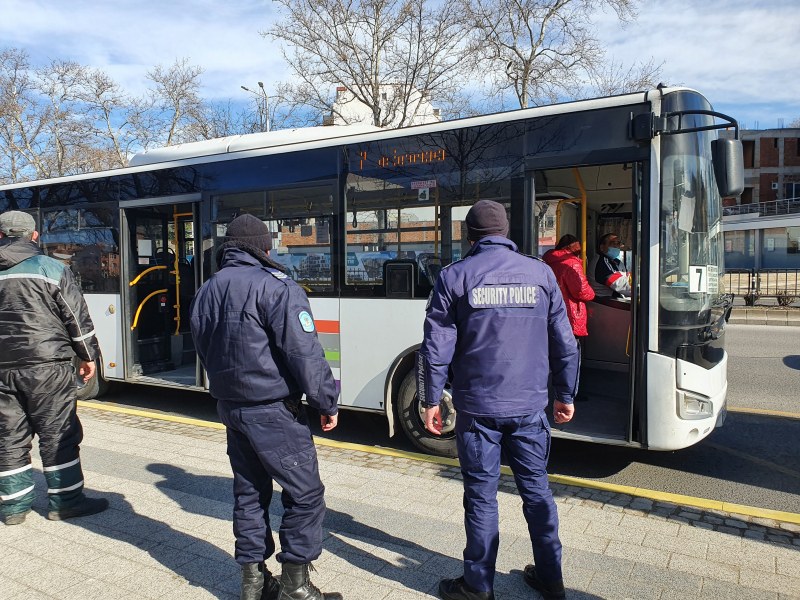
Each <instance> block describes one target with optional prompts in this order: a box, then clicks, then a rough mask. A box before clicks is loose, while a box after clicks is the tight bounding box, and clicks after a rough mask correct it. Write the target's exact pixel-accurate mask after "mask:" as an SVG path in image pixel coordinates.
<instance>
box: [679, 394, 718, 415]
mask: <svg viewBox="0 0 800 600" xmlns="http://www.w3.org/2000/svg"><path fill="white" fill-rule="evenodd" d="M713 414H714V405H713V404H712V403H711V400H709V399H708V398H707V397H706V396H700V395H698V394H692V393H691V392H681V391H679V392H678V415H679V416H680V418H681V419H689V420H692V419H707V418H708V417H710V416H711V415H713Z"/></svg>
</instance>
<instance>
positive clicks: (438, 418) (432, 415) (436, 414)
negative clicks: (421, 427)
mask: <svg viewBox="0 0 800 600" xmlns="http://www.w3.org/2000/svg"><path fill="white" fill-rule="evenodd" d="M425 429H427V430H428V431H430V432H431V433H432V434H433V435H442V409H441V408H440V407H439V405H438V404H437V405H436V406H432V407H431V408H426V409H425Z"/></svg>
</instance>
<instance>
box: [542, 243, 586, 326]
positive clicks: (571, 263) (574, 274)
mask: <svg viewBox="0 0 800 600" xmlns="http://www.w3.org/2000/svg"><path fill="white" fill-rule="evenodd" d="M542 259H543V260H544V262H546V263H547V264H548V265H549V266H550V268H551V269H553V274H554V275H555V276H556V281H557V282H558V287H559V288H560V289H561V295H562V296H563V297H564V304H565V306H566V307H567V317H569V322H570V323H571V324H572V333H574V334H575V335H576V336H579V337H581V336H586V335H589V331H588V329H587V328H586V321H587V315H586V302H589V300H594V290H593V289H592V286H591V285H589V281H588V280H587V279H586V275H584V273H583V262H582V261H581V259H580V257H578V256H576V255H575V254H573V253H572V252H570V251H569V250H567V249H566V248H561V249H560V250H548V251H547V252H545V253H544V256H543V257H542Z"/></svg>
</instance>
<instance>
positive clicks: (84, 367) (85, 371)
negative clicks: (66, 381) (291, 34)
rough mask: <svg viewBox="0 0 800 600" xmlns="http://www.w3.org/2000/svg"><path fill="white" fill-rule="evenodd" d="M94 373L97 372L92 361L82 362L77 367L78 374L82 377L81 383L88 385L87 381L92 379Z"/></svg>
mask: <svg viewBox="0 0 800 600" xmlns="http://www.w3.org/2000/svg"><path fill="white" fill-rule="evenodd" d="M95 371H97V367H96V366H95V364H94V361H93V360H90V361H85V360H82V361H81V364H80V365H79V366H78V374H79V375H82V376H83V383H88V381H89V380H90V379H91V378H92V377H94V373H95Z"/></svg>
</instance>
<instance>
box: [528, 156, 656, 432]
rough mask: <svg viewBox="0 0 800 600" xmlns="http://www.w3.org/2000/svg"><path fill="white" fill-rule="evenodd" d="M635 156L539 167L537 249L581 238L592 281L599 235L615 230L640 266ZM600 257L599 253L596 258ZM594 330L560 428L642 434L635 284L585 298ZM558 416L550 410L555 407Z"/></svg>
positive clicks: (630, 261)
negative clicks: (615, 293) (618, 296)
mask: <svg viewBox="0 0 800 600" xmlns="http://www.w3.org/2000/svg"><path fill="white" fill-rule="evenodd" d="M636 172H638V169H636V168H633V169H632V168H631V165H629V164H613V165H599V166H590V167H568V168H558V169H541V170H540V169H535V170H533V171H532V172H530V179H531V181H532V187H533V188H534V190H535V202H534V207H533V226H534V231H535V235H534V240H535V244H536V248H535V250H534V254H536V255H538V256H543V255H544V254H545V252H547V251H548V250H550V249H553V248H554V247H555V246H556V244H557V243H558V240H559V239H560V238H561V237H562V236H563V235H565V234H571V235H574V236H575V237H577V238H578V239H579V240H581V246H582V249H583V254H582V259H583V265H584V269H585V273H586V274H587V276H588V278H589V281H592V279H593V278H592V273H591V270H592V268H593V266H594V265H595V264H596V254H597V251H596V247H597V240H598V239H599V238H600V236H602V235H603V234H604V233H607V232H611V231H613V232H614V233H617V235H618V236H619V237H620V239H622V240H624V241H625V242H626V245H627V248H628V252H627V253H626V256H625V259H626V260H625V262H626V264H627V265H628V266H629V269H630V270H631V271H632V272H633V273H634V278H637V273H636V266H635V265H636V264H637V261H636V260H635V259H636V255H635V253H636V251H637V250H638V248H640V247H641V245H640V240H639V237H640V235H641V231H640V230H639V228H638V226H637V223H638V219H637V215H638V214H639V210H640V207H639V204H640V200H639V199H640V197H641V191H640V189H639V188H640V185H639V184H638V183H637V181H636V177H635V173H636ZM593 259H595V260H593ZM586 309H587V316H588V332H589V335H588V336H587V337H585V338H581V340H580V344H581V374H580V385H579V389H578V395H577V404H576V411H575V413H576V414H575V418H574V419H573V420H572V421H571V422H569V423H566V424H563V425H555V424H553V427H554V431H558V432H559V433H560V434H561V435H563V436H564V437H572V438H576V439H602V440H603V441H607V442H608V441H614V440H617V441H618V442H620V443H628V442H631V441H635V440H637V439H638V438H639V422H638V418H637V417H636V416H637V415H638V414H639V412H640V406H639V405H640V403H643V402H644V398H640V397H637V394H635V393H634V390H635V389H636V387H637V386H636V385H635V377H634V373H635V371H636V368H635V365H636V361H637V356H636V355H637V353H636V336H635V325H636V321H637V303H636V292H634V297H633V298H631V299H627V300H613V299H611V298H603V297H600V296H598V297H596V298H595V300H594V301H590V302H587V303H586ZM551 418H552V414H551Z"/></svg>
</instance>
